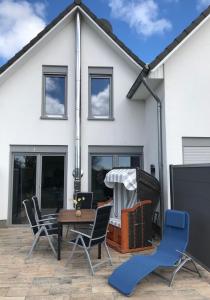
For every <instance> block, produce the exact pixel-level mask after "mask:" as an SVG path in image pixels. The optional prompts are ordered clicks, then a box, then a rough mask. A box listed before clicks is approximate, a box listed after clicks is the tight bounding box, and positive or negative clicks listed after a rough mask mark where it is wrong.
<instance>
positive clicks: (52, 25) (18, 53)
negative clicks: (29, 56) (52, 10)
mask: <svg viewBox="0 0 210 300" xmlns="http://www.w3.org/2000/svg"><path fill="white" fill-rule="evenodd" d="M76 6H77V5H76V4H75V3H72V4H71V5H69V6H68V7H67V8H66V9H65V10H64V11H63V12H61V13H60V14H59V15H58V16H57V17H56V18H55V19H54V20H53V21H52V22H51V23H49V24H48V25H47V26H46V27H45V28H44V29H43V30H42V31H41V32H40V33H38V34H37V36H35V37H34V38H33V39H32V40H31V41H30V42H29V43H28V44H27V45H25V46H24V47H23V48H22V49H21V50H20V51H19V52H17V53H16V54H15V55H14V56H13V57H12V58H11V59H9V60H8V61H7V62H6V63H5V64H4V65H3V66H2V67H1V68H0V74H2V73H3V72H4V71H6V70H7V69H8V68H9V67H10V66H11V65H12V64H13V63H15V62H16V61H17V60H18V59H19V58H20V57H21V56H22V55H23V54H25V53H26V52H27V51H28V50H29V49H30V48H32V47H33V46H34V45H35V44H36V43H37V42H38V41H39V40H40V39H41V38H42V37H43V36H45V34H47V33H48V32H49V31H50V30H51V29H52V28H53V27H54V26H56V24H58V23H59V22H60V21H61V20H62V19H63V18H64V17H65V16H66V15H67V14H68V13H70V12H71V11H72V10H73V9H74V8H75V7H76Z"/></svg>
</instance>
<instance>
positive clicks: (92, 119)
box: [87, 117, 115, 121]
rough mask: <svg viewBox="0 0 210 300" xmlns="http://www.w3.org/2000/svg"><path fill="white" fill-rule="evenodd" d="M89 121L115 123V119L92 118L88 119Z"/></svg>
mask: <svg viewBox="0 0 210 300" xmlns="http://www.w3.org/2000/svg"><path fill="white" fill-rule="evenodd" d="M87 120H88V121H114V120H115V118H113V117H112V118H107V119H104V118H92V117H88V118H87Z"/></svg>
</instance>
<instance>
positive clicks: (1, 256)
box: [0, 227, 210, 300]
mask: <svg viewBox="0 0 210 300" xmlns="http://www.w3.org/2000/svg"><path fill="white" fill-rule="evenodd" d="M31 243H32V235H31V232H30V229H29V228H28V227H10V228H1V229H0V300H3V299H5V300H6V299H8V300H9V299H11V300H12V299H17V300H36V299H46V300H48V299H49V300H51V299H56V300H60V299H62V300H67V299H68V300H71V299H81V300H82V299H110V300H111V299H128V298H127V297H124V296H122V295H121V294H119V293H118V292H116V291H115V290H113V289H112V288H111V287H110V286H109V285H108V284H107V277H108V276H109V274H111V272H112V267H110V266H109V265H108V264H106V265H104V266H103V267H100V268H99V269H98V271H97V272H96V276H94V277H92V276H91V275H90V272H89V268H88V265H87V261H86V260H85V259H84V256H83V255H82V254H76V255H75V256H74V259H73V260H74V262H73V263H72V264H69V266H68V267H65V263H66V258H67V256H68V254H69V249H70V247H69V246H65V247H64V249H63V250H62V260H61V261H57V260H56V259H55V257H54V256H53V254H52V251H51V250H50V249H49V246H48V243H47V242H46V243H45V241H43V240H42V241H40V243H39V246H38V249H37V250H35V252H34V254H33V256H32V257H31V259H29V260H28V261H27V262H25V257H26V254H27V253H28V251H29V248H30V246H31ZM95 250H97V249H95ZM102 255H103V253H102ZM111 255H112V258H113V264H114V267H116V266H118V265H119V264H120V263H121V262H123V261H124V260H126V259H127V258H128V257H129V255H125V254H123V255H122V254H119V253H117V252H115V251H113V250H111ZM92 256H94V257H97V254H96V252H95V253H94V251H93V255H92ZM199 269H200V270H201V273H202V278H201V279H200V278H198V276H197V275H194V274H191V273H188V272H186V271H180V272H179V274H178V275H177V277H176V280H175V282H174V285H173V287H172V288H169V287H168V286H167V284H166V283H165V282H163V281H162V280H161V279H160V278H158V277H157V276H155V275H150V276H148V277H147V278H146V279H145V280H143V281H142V282H141V284H139V286H138V287H137V289H136V291H135V293H134V295H133V296H132V297H131V299H143V300H160V299H162V300H166V299H167V300H169V299H173V297H176V300H182V299H186V300H188V299H189V300H207V299H210V274H209V273H208V272H207V271H205V270H204V269H202V268H201V267H199Z"/></svg>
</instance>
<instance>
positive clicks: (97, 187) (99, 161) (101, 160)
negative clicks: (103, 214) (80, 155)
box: [91, 155, 113, 203]
mask: <svg viewBox="0 0 210 300" xmlns="http://www.w3.org/2000/svg"><path fill="white" fill-rule="evenodd" d="M91 160H92V161H91V168H92V170H91V171H92V172H91V173H92V178H91V179H92V181H91V182H92V192H93V195H94V203H97V202H98V201H104V200H106V199H108V198H110V197H113V191H112V190H111V189H109V188H107V187H106V185H105V184H104V178H105V176H106V174H107V173H108V172H109V171H110V170H111V169H112V168H113V159H112V156H99V155H96V156H92V157H91Z"/></svg>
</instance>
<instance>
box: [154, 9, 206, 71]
mask: <svg viewBox="0 0 210 300" xmlns="http://www.w3.org/2000/svg"><path fill="white" fill-rule="evenodd" d="M209 14H210V5H209V6H208V7H207V8H206V9H205V10H204V11H203V12H202V13H201V14H200V15H199V16H198V17H197V18H196V19H194V20H193V21H192V22H191V23H190V25H188V26H187V27H186V28H185V29H184V30H183V31H182V32H181V33H180V34H179V35H178V36H177V37H176V38H175V39H174V40H173V41H172V42H171V43H170V44H169V45H168V46H167V47H166V48H165V49H164V50H163V51H162V52H161V53H160V54H159V55H158V56H156V57H155V59H154V60H153V61H152V62H151V63H150V64H149V67H150V69H151V70H152V69H154V68H155V67H156V66H157V65H158V64H159V63H161V61H162V60H163V59H164V58H166V57H167V56H168V55H169V54H170V53H171V52H172V51H173V50H174V49H175V48H176V47H177V46H178V45H179V44H180V43H181V42H182V41H183V40H185V38H186V37H187V36H189V34H190V33H192V32H193V30H194V29H196V27H197V26H198V25H199V24H200V23H201V22H202V21H203V20H205V19H206V18H207V17H208V16H209Z"/></svg>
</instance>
